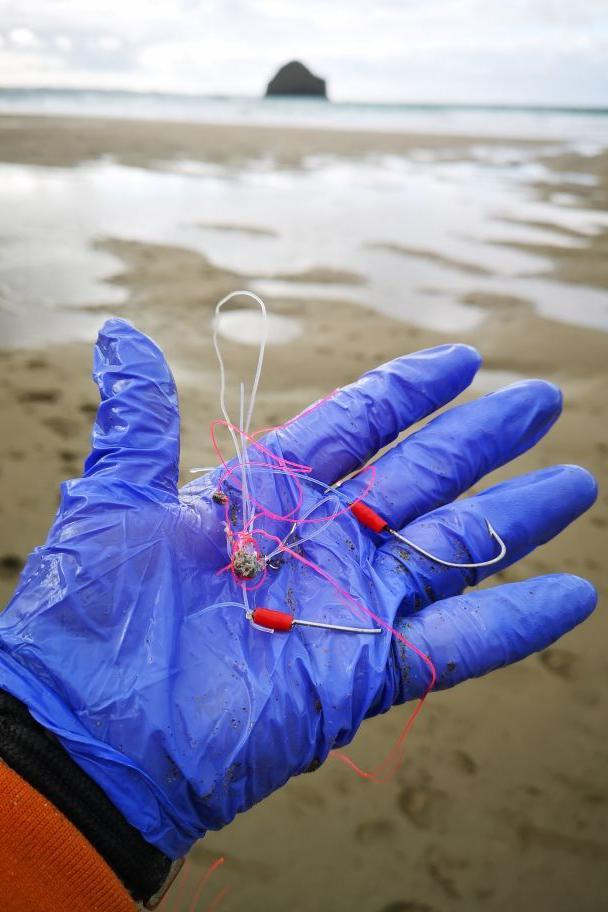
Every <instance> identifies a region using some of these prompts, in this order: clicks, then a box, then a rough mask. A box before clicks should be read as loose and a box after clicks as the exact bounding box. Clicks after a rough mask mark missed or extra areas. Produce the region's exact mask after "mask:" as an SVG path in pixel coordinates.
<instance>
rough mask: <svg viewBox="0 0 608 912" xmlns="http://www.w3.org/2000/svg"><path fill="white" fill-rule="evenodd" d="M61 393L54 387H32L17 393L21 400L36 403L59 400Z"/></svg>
mask: <svg viewBox="0 0 608 912" xmlns="http://www.w3.org/2000/svg"><path fill="white" fill-rule="evenodd" d="M60 396H61V393H60V392H59V390H54V389H31V390H23V391H22V392H20V393H17V399H18V400H19V402H33V403H36V404H43V403H52V402H57V400H58V399H59V397H60Z"/></svg>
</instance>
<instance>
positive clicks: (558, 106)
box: [0, 85, 608, 114]
mask: <svg viewBox="0 0 608 912" xmlns="http://www.w3.org/2000/svg"><path fill="white" fill-rule="evenodd" d="M10 92H58V93H59V92H65V93H72V94H77V93H83V92H95V93H99V94H107V95H111V94H121V95H159V96H166V97H179V98H188V99H192V98H205V99H214V100H218V101H219V100H229V99H235V100H239V99H240V100H244V99H246V100H248V101H270V102H271V103H272V102H274V101H277V100H279V101H281V100H286V99H289V100H296V101H304V102H306V101H323V102H325V103H326V104H328V105H331V104H335V105H377V106H385V107H394V106H399V107H404V108H463V109H470V110H474V109H479V110H483V109H485V108H492V109H504V110H505V111H509V110H528V111H534V110H537V111H541V110H542V111H555V112H556V113H559V112H562V113H581V114H584V113H594V114H608V106H603V105H595V104H588V103H587V104H584V103H581V104H570V103H567V102H557V103H547V102H517V101H512V102H505V101H437V100H434V101H412V100H408V101H405V100H396V99H395V100H392V101H391V100H388V99H385V100H378V99H375V100H371V99H367V100H366V99H361V98H360V99H354V98H351V99H342V100H333V99H331V98H323V97H322V96H315V95H309V96H306V95H305V96H301V95H276V96H270V97H268V96H265V95H263V94H256V95H243V94H238V93H237V94H228V93H217V92H209V93H206V92H202V91H187V90H185V89H135V88H124V87H122V88H118V87H115V88H113V87H110V86H61V85H0V93H10Z"/></svg>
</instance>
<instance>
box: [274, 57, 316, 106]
mask: <svg viewBox="0 0 608 912" xmlns="http://www.w3.org/2000/svg"><path fill="white" fill-rule="evenodd" d="M273 95H303V96H312V97H314V98H327V86H326V83H325V80H324V79H321V77H320V76H315V75H314V73H311V72H310V70H309V69H308V67H305V66H304V64H303V63H300V61H299V60H291V61H290V62H289V63H286V64H285V65H284V66H282V67H281V68H280V69H279V70H278V71H277V73H276V74H275V75H274V76H273V77H272V79H271V80H270V82H269V83H268V86H267V88H266V97H267V98H268V97H270V96H273Z"/></svg>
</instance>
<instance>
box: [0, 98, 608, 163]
mask: <svg viewBox="0 0 608 912" xmlns="http://www.w3.org/2000/svg"><path fill="white" fill-rule="evenodd" d="M0 113H3V114H10V113H21V114H48V115H62V114H63V115H70V116H79V117H80V116H88V117H118V118H127V119H141V120H169V121H187V122H194V123H226V124H258V125H273V124H275V125H282V126H302V127H317V128H322V129H328V130H350V129H357V130H379V131H389V132H405V133H440V134H442V135H443V134H452V135H454V134H461V135H471V136H505V137H509V136H510V137H514V138H531V139H563V140H573V141H574V140H579V141H580V142H581V143H588V144H590V145H592V144H593V143H596V144H599V145H600V146H601V147H602V148H603V147H605V145H606V144H608V107H605V108H585V107H578V108H576V107H544V106H515V105H512V106H511V105H467V104H412V103H403V104H396V103H380V102H353V101H342V102H340V101H326V100H324V99H316V98H260V97H244V96H243V97H238V96H222V95H213V96H205V95H194V94H177V93H166V92H128V91H109V90H103V91H101V90H91V89H50V88H32V89H30V88H27V89H21V88H14V89H13V88H0Z"/></svg>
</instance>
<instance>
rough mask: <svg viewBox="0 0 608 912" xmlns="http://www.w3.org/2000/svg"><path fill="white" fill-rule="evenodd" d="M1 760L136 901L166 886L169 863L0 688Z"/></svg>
mask: <svg viewBox="0 0 608 912" xmlns="http://www.w3.org/2000/svg"><path fill="white" fill-rule="evenodd" d="M0 760H3V761H4V762H5V763H6V764H7V766H10V767H11V769H13V770H14V771H15V772H16V773H17V774H18V775H20V776H21V777H22V778H23V779H25V780H26V782H28V783H29V784H30V785H31V786H32V787H33V788H35V789H36V791H38V792H40V794H41V795H44V797H45V798H47V799H48V800H49V801H50V802H51V803H52V804H54V805H55V807H56V808H57V809H58V810H59V811H60V812H61V813H62V814H63V815H64V816H65V817H67V818H68V820H70V821H71V822H72V823H73V824H74V826H75V827H77V828H78V829H79V830H80V832H81V833H82V835H83V836H84V837H85V838H86V839H87V840H88V841H89V842H90V843H91V845H92V846H93V847H94V848H95V849H96V850H97V852H99V854H100V855H101V856H102V858H104V859H105V861H106V862H107V863H108V865H109V866H110V867H111V868H112V870H113V871H114V872H115V874H116V875H117V877H118V878H119V879H120V880H121V881H122V883H123V884H124V886H125V887H126V889H127V890H128V891H129V893H130V894H131V896H132V897H133V899H134V900H136V901H137V902H147V901H148V900H149V899H150V897H152V896H154V895H155V894H157V893H158V892H159V891H160V890H161V887H162V886H163V885H164V884H165V882H166V880H167V877H168V875H169V871H170V868H171V866H172V862H171V859H170V858H167V856H166V855H164V854H163V853H162V852H161V851H160V850H159V849H157V848H156V847H155V846H153V845H150V843H149V842H146V840H145V839H144V838H143V836H142V835H141V833H140V832H139V830H136V829H135V827H132V826H131V824H130V823H128V822H127V821H126V820H125V818H124V817H123V816H122V814H121V813H120V811H118V810H117V809H116V808H115V807H114V805H113V804H112V802H111V801H110V800H109V798H108V797H107V795H106V794H105V792H104V791H103V790H102V789H101V788H100V787H99V786H98V785H97V783H95V782H93V780H92V779H90V778H89V776H87V774H86V773H85V772H84V771H83V770H82V769H81V768H80V767H79V766H78V764H77V763H75V762H74V760H72V758H71V757H70V756H69V754H68V753H67V752H66V751H65V749H64V748H63V747H62V746H61V744H60V743H59V741H58V740H57V739H56V738H55V737H54V735H52V734H51V733H50V732H48V731H47V730H46V729H45V728H44V727H43V726H42V725H39V724H38V722H36V721H35V720H34V719H33V718H32V716H31V715H30V714H29V712H28V710H27V708H26V707H25V706H24V705H23V703H21V702H20V701H19V700H17V699H15V697H13V696H12V695H11V694H9V693H6V691H3V690H0Z"/></svg>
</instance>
